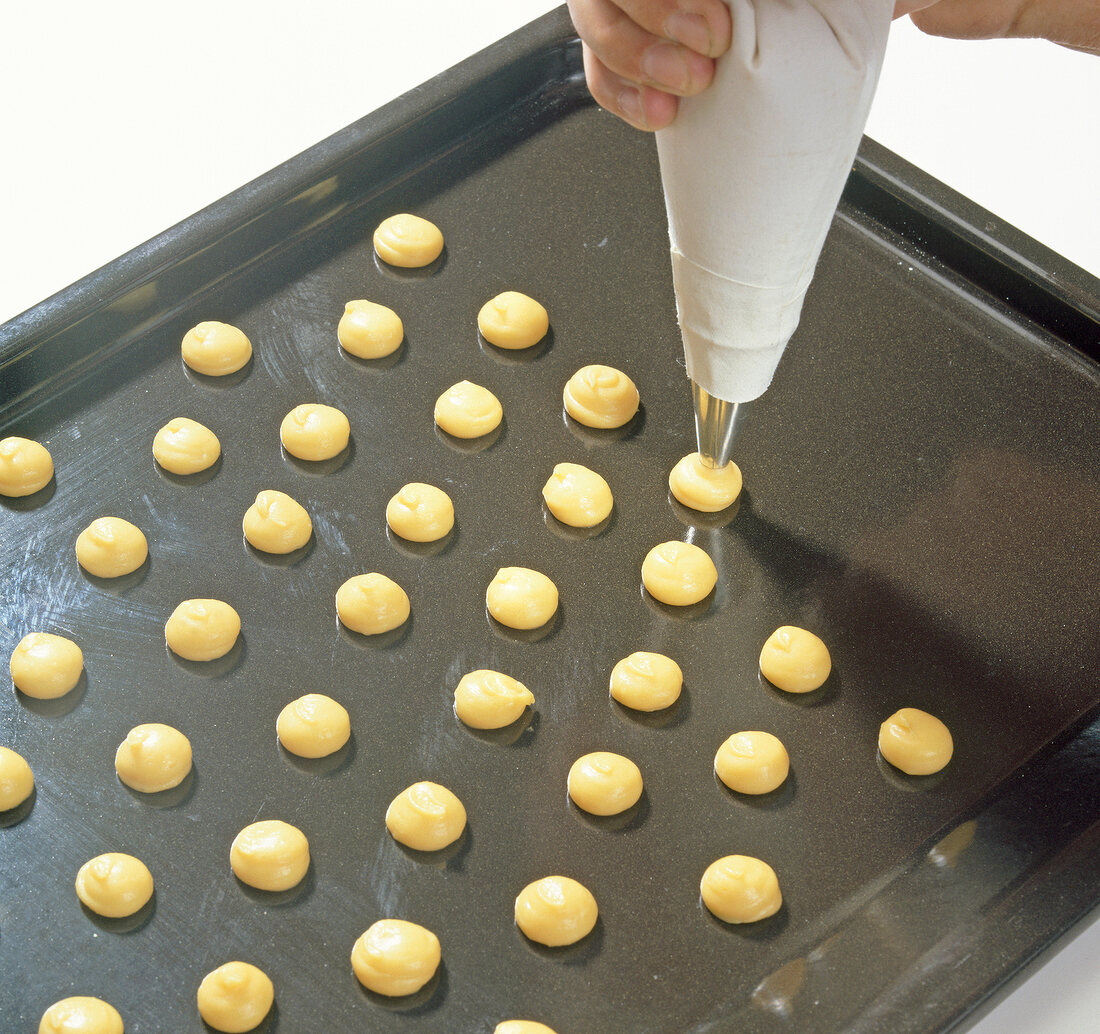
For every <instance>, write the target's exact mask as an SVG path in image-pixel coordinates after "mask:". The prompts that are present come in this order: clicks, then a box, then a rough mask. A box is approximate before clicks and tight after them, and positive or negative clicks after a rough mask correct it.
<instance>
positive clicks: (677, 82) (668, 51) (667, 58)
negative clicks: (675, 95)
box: [642, 43, 691, 92]
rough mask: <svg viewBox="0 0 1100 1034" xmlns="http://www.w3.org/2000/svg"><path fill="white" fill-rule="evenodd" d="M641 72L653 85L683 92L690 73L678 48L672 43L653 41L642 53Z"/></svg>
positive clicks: (689, 83)
mask: <svg viewBox="0 0 1100 1034" xmlns="http://www.w3.org/2000/svg"><path fill="white" fill-rule="evenodd" d="M642 74H643V75H644V76H645V77H646V78H647V79H649V81H650V82H652V83H653V84H654V85H655V86H664V87H666V88H667V89H669V90H675V91H679V92H683V91H684V90H687V89H688V88H689V87H690V85H691V74H690V73H689V71H688V66H687V61H685V60H684V55H683V53H682V52H681V50H680V48H679V47H677V46H676V45H675V44H674V43H655V44H654V45H653V46H652V47H650V48H649V50H647V51H646V52H645V53H644V54H643V55H642Z"/></svg>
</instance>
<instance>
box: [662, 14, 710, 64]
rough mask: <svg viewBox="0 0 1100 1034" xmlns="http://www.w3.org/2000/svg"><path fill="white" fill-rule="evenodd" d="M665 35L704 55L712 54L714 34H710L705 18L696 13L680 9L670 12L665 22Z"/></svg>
mask: <svg viewBox="0 0 1100 1034" xmlns="http://www.w3.org/2000/svg"><path fill="white" fill-rule="evenodd" d="M665 35H666V36H667V37H668V38H669V39H670V40H675V41H676V42H677V43H682V44H683V45H684V46H685V47H690V48H691V49H692V50H694V51H697V52H698V53H700V54H702V55H704V56H705V57H711V56H712V55H711V48H712V47H713V46H714V36H713V35H712V34H711V31H710V25H709V24H708V23H707V20H706V18H703V17H702V16H700V15H698V14H684V13H683V12H681V11H677V12H676V13H675V14H670V15H669V16H668V19H667V21H666V22H665Z"/></svg>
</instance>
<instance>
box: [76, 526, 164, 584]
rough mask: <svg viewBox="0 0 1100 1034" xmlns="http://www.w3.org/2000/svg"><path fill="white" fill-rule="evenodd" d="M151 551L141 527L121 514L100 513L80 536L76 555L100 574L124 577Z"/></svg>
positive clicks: (99, 576) (89, 572) (83, 565)
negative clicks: (107, 514)
mask: <svg viewBox="0 0 1100 1034" xmlns="http://www.w3.org/2000/svg"><path fill="white" fill-rule="evenodd" d="M148 555H149V543H148V542H146V541H145V536H144V535H143V534H142V531H141V529H140V528H139V527H137V526H136V525H134V524H131V523H130V522H129V521H125V520H123V519H122V518H121V517H97V518H96V519H95V520H94V521H92V523H91V524H89V525H88V527H86V528H85V529H84V530H83V531H82V532H81V533H80V534H79V535H78V536H77V539H76V559H77V561H78V562H79V564H80V566H81V567H83V568H84V570H85V571H87V572H88V574H94V575H95V576H96V577H97V578H120V577H121V576H122V575H124V574H130V573H131V572H132V571H136V570H137V569H138V568H139V567H141V565H142V564H144V563H145V558H146V557H148Z"/></svg>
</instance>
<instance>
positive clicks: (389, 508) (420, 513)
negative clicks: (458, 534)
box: [386, 481, 455, 542]
mask: <svg viewBox="0 0 1100 1034" xmlns="http://www.w3.org/2000/svg"><path fill="white" fill-rule="evenodd" d="M386 523H387V524H388V525H389V526H390V530H391V531H392V532H393V533H394V534H395V535H400V536H401V538H403V539H408V540H409V541H410V542H435V541H436V540H437V539H441V538H443V536H444V535H446V534H447V533H448V532H449V531H450V530H451V528H453V527H454V525H455V508H454V503H452V502H451V497H450V496H449V495H447V493H446V492H444V491H443V489H442V488H436V487H435V485H425V484H423V483H422V482H420V481H410V482H409V483H408V484H407V485H405V486H404V487H402V488H401V490H400V491H399V492H398V493H397V494H396V495H395V496H394V497H393V498H392V499H390V501H389V502H388V503H387V504H386Z"/></svg>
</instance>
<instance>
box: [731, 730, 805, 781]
mask: <svg viewBox="0 0 1100 1034" xmlns="http://www.w3.org/2000/svg"><path fill="white" fill-rule="evenodd" d="M790 770H791V760H790V758H789V757H788V755H787V748H786V747H784V746H783V744H782V742H781V741H780V739H779V737H778V736H773V735H772V734H771V733H770V732H735V733H734V734H733V735H732V736H731V737H730V738H729V739H728V740H726V741H725V743H723V744H722V746H720V747H719V748H718V752H717V753H716V754H715V755H714V771H715V773H716V774H717V776H718V778H719V779H721V780H722V782H723V783H725V784H726V786H728V787H729V788H730V789H731V790H736V791H737V792H738V793H748V794H761V793H771V792H772V790H775V789H776V788H777V787H779V786H781V785H782V784H783V781H784V780H785V779H786V778H787V773H788V772H790Z"/></svg>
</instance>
